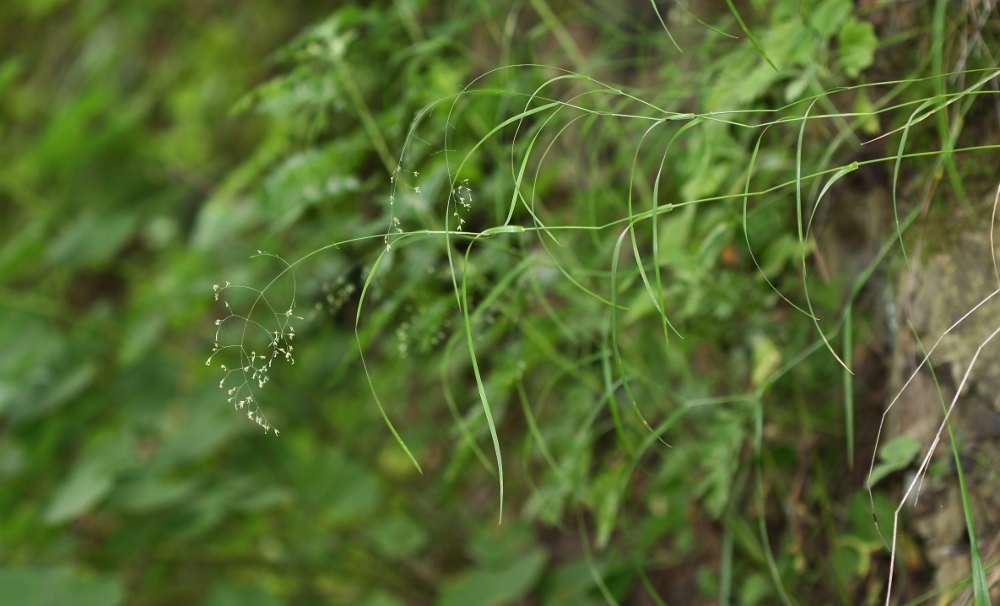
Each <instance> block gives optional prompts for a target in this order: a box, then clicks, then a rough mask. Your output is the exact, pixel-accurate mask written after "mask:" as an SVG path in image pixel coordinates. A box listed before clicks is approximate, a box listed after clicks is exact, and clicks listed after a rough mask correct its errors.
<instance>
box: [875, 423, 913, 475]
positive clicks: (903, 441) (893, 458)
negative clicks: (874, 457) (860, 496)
mask: <svg viewBox="0 0 1000 606" xmlns="http://www.w3.org/2000/svg"><path fill="white" fill-rule="evenodd" d="M918 454H920V441H919V440H917V439H916V438H914V437H912V436H905V435H904V436H899V437H898V438H895V439H893V440H890V441H888V442H886V443H885V444H883V445H882V447H881V448H879V449H878V458H879V464H878V465H876V466H875V468H874V469H873V470H872V474H871V479H870V483H871V485H872V486H874V485H875V484H876V483H878V481H879V480H881V479H882V478H884V477H886V476H887V475H889V474H891V473H893V472H894V471H899V470H901V469H905V468H906V467H908V466H909V465H910V463H912V462H913V460H914V459H915V458H916V457H917V455H918Z"/></svg>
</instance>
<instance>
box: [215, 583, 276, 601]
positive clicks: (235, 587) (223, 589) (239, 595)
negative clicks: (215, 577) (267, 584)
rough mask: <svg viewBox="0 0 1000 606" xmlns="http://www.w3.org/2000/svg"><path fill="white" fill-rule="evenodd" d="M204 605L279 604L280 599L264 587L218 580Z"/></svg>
mask: <svg viewBox="0 0 1000 606" xmlns="http://www.w3.org/2000/svg"><path fill="white" fill-rule="evenodd" d="M204 606H279V602H278V600H276V599H275V598H274V596H272V595H271V594H270V593H268V592H267V591H266V590H265V589H263V588H262V587H259V586H257V585H242V584H235V583H229V582H226V581H216V582H215V583H214V584H213V585H212V589H211V591H209V592H208V598H206V599H205V602H204Z"/></svg>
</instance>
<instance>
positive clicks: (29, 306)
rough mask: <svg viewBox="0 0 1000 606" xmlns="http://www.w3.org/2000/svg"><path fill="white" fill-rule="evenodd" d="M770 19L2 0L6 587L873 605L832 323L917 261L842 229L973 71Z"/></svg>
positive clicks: (406, 6)
mask: <svg viewBox="0 0 1000 606" xmlns="http://www.w3.org/2000/svg"><path fill="white" fill-rule="evenodd" d="M751 4H752V6H746V7H744V5H740V9H739V11H737V7H736V6H735V5H734V4H733V3H728V5H727V6H723V7H721V8H716V9H709V8H705V7H699V6H696V3H691V6H689V7H688V8H682V7H680V3H678V4H677V6H671V7H670V8H669V10H667V9H666V8H665V6H664V5H662V4H660V5H657V4H656V3H653V4H651V5H646V4H644V3H637V5H636V6H631V5H630V6H628V7H625V8H623V7H619V6H617V5H616V4H614V3H609V2H600V1H599V2H596V3H586V4H585V3H571V4H565V5H563V4H558V3H551V4H550V3H548V2H546V1H545V0H533V1H532V2H530V3H528V4H526V5H524V6H521V5H518V4H516V3H514V4H509V3H504V2H500V3H488V2H478V1H473V0H470V1H468V2H458V3H451V4H448V3H438V4H435V3H429V2H419V1H411V0H394V1H393V2H380V3H373V4H364V3H362V5H357V6H356V5H344V6H340V7H338V8H335V9H333V10H332V12H330V10H331V9H330V8H329V6H327V5H323V4H322V3H315V5H313V3H305V4H300V5H296V7H295V8H294V9H293V8H289V7H286V6H280V5H275V4H273V3H264V2H258V1H252V2H246V3H242V4H240V5H239V6H238V7H234V6H231V5H230V4H227V3H216V2H209V3H207V4H205V3H202V4H198V5H197V6H195V5H194V4H183V3H182V4H171V3H159V2H157V3H143V2H137V1H132V0H129V1H126V2H123V3H116V4H115V5H114V6H112V5H111V4H109V3H107V2H103V1H101V0H80V1H79V2H60V1H55V2H47V3H39V2H28V1H26V0H21V1H18V2H12V3H8V4H6V5H4V7H3V8H0V17H2V18H3V20H2V21H0V23H2V25H0V33H2V34H3V36H2V39H3V40H4V42H2V43H0V44H3V45H4V48H5V50H7V51H8V54H9V56H10V58H9V59H6V60H4V62H3V63H0V133H2V134H3V135H4V137H3V139H2V141H0V159H2V160H3V161H4V165H5V170H4V171H2V172H0V234H2V238H0V307H2V308H3V310H2V311H3V313H0V335H3V337H4V342H5V347H4V348H3V350H2V351H0V480H3V481H4V482H5V484H6V485H9V486H10V490H8V491H5V492H4V494H3V495H0V517H2V518H3V519H4V520H5V521H6V523H5V524H3V525H0V595H5V596H19V597H20V598H21V599H20V601H18V603H24V604H36V603H37V604H39V605H42V604H50V603H51V604H55V603H65V602H66V600H67V596H73V600H74V603H80V604H83V605H84V606H86V605H88V604H94V605H95V606H98V605H104V604H108V605H111V604H120V603H129V604H131V603H135V604H204V605H206V606H226V605H229V604H248V605H251V606H253V605H261V606H264V605H271V604H286V603H287V604H293V603H295V604H297V603H332V604H363V605H364V604H366V605H369V606H392V605H398V604H410V603H418V604H440V605H446V604H449V605H450V604H511V603H520V602H522V601H532V603H539V604H545V605H553V606H554V605H558V604H574V605H576V604H583V605H588V604H601V603H623V604H624V603H633V602H638V601H642V600H645V599H647V597H648V599H649V600H652V601H653V602H655V603H664V602H666V603H683V600H684V599H686V598H685V597H684V596H693V595H698V596H699V598H698V599H701V600H713V599H716V598H718V599H719V600H720V601H722V602H728V603H734V602H735V603H739V604H748V605H749V604H763V603H771V602H774V601H776V600H778V599H782V598H783V597H784V599H786V601H789V602H791V601H792V600H795V601H796V602H802V603H827V602H838V603H854V598H856V597H858V596H862V595H863V594H864V597H865V598H866V599H867V598H870V597H871V596H872V595H877V594H878V592H880V591H882V590H883V588H884V586H885V585H884V579H885V568H886V566H884V565H882V564H884V562H885V561H887V560H888V556H887V555H885V554H883V553H882V552H881V551H880V550H881V546H882V543H881V540H880V538H879V537H878V534H877V533H874V530H873V526H872V524H871V511H870V508H869V503H868V499H865V498H864V496H865V495H864V494H863V493H862V492H859V489H860V487H861V486H862V485H863V484H864V477H863V476H862V475H860V474H858V473H853V474H847V475H845V474H844V473H843V469H844V467H845V463H846V461H845V458H844V455H843V446H842V444H843V442H844V440H843V435H842V434H844V433H846V434H848V435H849V436H853V433H852V432H853V425H854V423H855V422H854V421H853V420H852V417H851V415H852V414H855V412H854V411H853V403H852V402H853V401H852V400H850V399H849V398H848V399H844V395H843V393H842V391H843V390H842V388H841V386H842V385H847V386H848V387H850V385H851V383H850V381H845V380H843V376H844V375H842V372H843V370H844V369H843V368H842V366H841V363H840V362H839V361H838V358H837V354H836V353H834V352H843V348H842V347H841V338H842V337H849V336H851V335H843V332H844V331H845V330H846V331H851V330H852V329H853V330H854V331H855V332H854V336H858V335H861V334H867V333H865V332H864V331H866V330H867V331H870V330H873V329H872V326H874V325H875V323H876V322H875V320H873V319H872V318H871V309H872V306H873V305H874V304H873V303H872V302H871V301H869V300H867V299H865V298H864V297H860V296H859V295H860V293H861V292H862V289H864V288H866V287H867V286H868V285H869V280H870V279H871V276H872V275H873V272H874V271H875V269H876V267H878V268H880V271H881V268H883V267H884V265H880V263H882V261H883V259H885V258H886V255H887V254H888V253H886V252H882V253H881V254H880V255H878V256H876V257H875V258H874V259H870V260H866V261H865V263H866V266H865V267H862V268H860V269H859V270H858V271H855V272H854V273H850V272H847V271H844V272H841V273H837V272H831V273H829V274H824V273H823V272H826V268H825V266H824V265H821V264H822V263H823V255H821V254H820V244H819V239H820V235H819V234H818V232H821V231H822V229H823V228H824V227H825V226H826V225H828V224H829V222H830V219H829V217H830V216H831V214H834V213H836V212H839V211H838V210H837V209H838V208H839V206H840V205H842V204H843V200H845V199H847V198H849V197H850V196H851V195H852V191H853V190H852V189H851V188H853V189H854V190H856V189H857V188H858V185H857V182H855V181H853V179H854V178H855V176H856V175H855V174H854V173H856V172H858V171H865V170H872V171H878V170H881V171H885V173H886V174H887V173H888V172H890V171H888V168H887V165H888V164H889V163H892V162H896V161H897V152H898V154H899V155H898V158H899V161H900V163H903V162H904V161H905V164H903V166H905V167H907V169H908V170H909V171H911V172H906V171H904V172H903V173H902V174H900V175H898V176H897V177H896V178H897V179H898V180H900V182H901V186H902V181H903V180H907V179H909V180H912V187H917V186H918V185H921V186H922V185H923V184H924V182H923V181H921V180H920V179H922V178H924V177H925V176H926V175H928V174H930V175H933V172H934V171H933V170H930V168H933V167H934V166H935V165H934V163H935V162H941V161H942V160H940V158H942V157H943V155H942V154H938V153H937V152H933V154H937V155H932V156H931V157H930V158H924V157H914V158H911V157H909V155H908V154H910V152H911V151H913V150H919V151H921V152H922V151H933V150H937V149H939V146H937V145H936V143H937V140H936V139H935V137H938V136H940V132H939V131H938V129H937V125H933V126H930V127H928V126H927V125H926V124H924V125H921V124H920V122H919V120H918V118H919V115H921V114H923V113H924V112H926V111H928V110H929V109H933V108H935V107H939V106H940V104H941V103H943V102H944V101H943V99H944V97H941V96H938V95H939V92H938V91H937V90H936V87H937V86H938V85H937V84H935V83H934V81H933V80H928V79H926V78H925V76H928V75H930V76H936V75H939V74H925V73H923V72H922V71H920V70H922V69H924V68H925V67H926V65H927V62H923V63H920V62H919V61H917V59H918V58H915V57H909V56H907V57H904V58H902V59H901V58H900V57H899V56H898V55H895V54H892V53H890V52H889V51H891V45H889V44H888V43H887V42H886V41H885V36H886V35H888V33H889V32H884V31H882V30H881V29H880V28H883V26H881V25H878V23H879V22H878V21H876V20H871V19H870V17H871V15H869V14H866V13H862V12H856V11H855V8H854V6H853V4H852V3H851V2H849V1H848V0H823V1H822V2H816V3H802V2H798V1H793V0H761V1H759V2H754V3H751ZM638 5H641V7H640V6H638ZM873 10H874V9H873ZM879 10H891V9H879ZM925 12H927V13H928V14H924V13H925ZM918 16H919V18H921V19H929V18H930V14H929V10H928V11H922V12H920V13H919V15H918ZM885 27H887V26H885ZM665 30H666V31H665ZM591 34H592V36H591ZM907 35H911V34H907ZM912 35H918V36H923V35H924V34H923V33H919V34H912ZM942 35H943V34H942ZM678 48H679V49H680V50H683V55H681V54H680V53H678V52H677V50H678ZM935 52H936V51H935ZM876 59H878V61H876ZM880 61H885V62H888V63H892V65H889V66H887V67H882V66H881V65H880ZM976 61H982V60H981V59H978V58H976V57H973V58H972V59H970V63H969V64H968V65H966V66H964V67H963V68H962V69H963V70H965V71H963V74H967V75H968V76H969V82H968V83H966V84H965V85H964V86H965V87H966V88H965V92H963V93H962V94H961V95H954V96H953V97H950V99H952V101H953V102H954V103H955V104H956V105H955V107H956V108H959V107H960V108H964V109H962V111H963V112H965V111H969V107H970V106H971V101H972V100H973V99H974V97H975V94H979V93H981V92H983V91H985V90H986V89H984V88H983V87H982V85H983V84H984V82H985V80H983V78H985V76H986V75H987V73H986V72H976V71H974V70H977V69H981V67H982V66H980V65H979V64H978V63H975V62H976ZM897 63H898V64H897ZM918 63H919V65H918ZM897 71H898V72H899V73H896V72H897ZM862 80H866V81H879V80H900V81H901V82H900V83H898V84H896V85H894V87H891V88H890V87H889V85H871V86H869V87H866V88H856V86H858V85H859V82H860V81H862ZM973 81H975V82H978V83H979V84H977V85H975V86H973V87H971V88H969V87H970V83H972V82H973ZM959 101H961V103H958V102H959ZM917 108H920V109H919V111H918V112H916V113H914V110H916V109H917ZM962 115H964V113H963V114H962ZM881 125H885V128H896V127H900V126H904V125H905V126H906V127H907V129H908V132H907V136H908V137H911V139H910V141H911V143H910V144H909V145H908V146H907V147H906V149H905V150H904V148H903V146H902V145H900V146H899V147H895V146H894V145H895V144H893V145H885V146H884V147H883V146H882V145H883V144H882V143H879V144H878V145H876V146H875V151H873V152H872V153H871V154H869V155H864V154H862V153H861V152H859V149H861V148H860V137H861V134H860V133H864V134H865V135H867V136H872V135H875V134H877V133H879V132H881V131H880V128H881ZM956 137H957V135H956ZM963 145H964V143H963ZM967 147H970V148H974V151H975V150H978V152H979V153H985V152H984V150H989V149H992V148H991V147H989V146H979V147H976V146H974V145H969V146H967ZM867 149H871V148H867ZM952 149H957V145H952V146H951V147H949V148H948V150H952ZM892 185H893V186H895V182H894V183H893V184H892ZM907 186H908V187H910V186H911V184H908V185H907ZM832 199H836V202H835V203H834V202H831V200H832ZM898 214H899V216H900V221H899V230H900V231H899V237H900V238H902V234H903V233H904V232H905V228H906V226H908V225H909V222H910V221H912V220H914V219H913V217H915V216H916V215H915V214H913V210H912V209H911V208H910V207H906V206H903V207H900V208H899V213H898ZM886 241H887V242H888V245H886V244H885V243H884V242H882V241H879V242H877V243H876V244H878V245H882V246H883V249H885V250H889V249H891V248H893V246H896V245H897V243H896V242H895V237H894V238H892V239H887V240H886ZM893 250H894V251H895V250H898V249H893ZM255 251H256V253H255ZM832 261H833V262H836V261H837V259H833V260H832ZM886 271H888V269H887V270H886ZM852 310H854V312H855V313H856V315H854V316H851V315H850V313H851V311H852ZM851 317H854V318H855V319H854V320H853V322H854V324H851V323H850V322H848V321H847V320H846V318H851ZM846 343H847V345H845V347H847V348H849V349H851V351H850V352H847V353H852V352H853V348H852V347H851V345H850V343H851V341H850V340H849V339H848V340H846ZM864 347H866V346H865V345H862V346H861V348H864ZM209 350H210V351H209ZM206 351H208V353H207V354H205V355H203V354H202V353H198V352H206ZM866 352H867V350H866ZM867 353H868V354H870V352H867ZM830 354H833V355H830ZM209 356H210V357H209ZM857 357H859V358H864V357H865V356H857ZM206 358H207V360H206ZM843 358H844V360H845V361H846V362H847V363H848V365H850V362H851V360H852V357H851V356H850V355H846V354H845V355H843ZM878 404H880V403H878V402H876V403H872V402H866V405H867V408H870V409H871V410H875V409H876V408H877V405H878ZM845 408H846V410H845ZM856 414H857V416H858V419H857V421H856V423H858V424H859V426H860V425H861V423H862V422H869V421H871V420H872V418H873V416H872V415H873V414H874V413H872V412H870V411H867V412H865V411H862V410H861V409H860V407H859V410H858V411H857V413H856ZM244 417H246V418H244ZM845 418H846V420H845ZM845 425H846V427H845ZM852 440H853V437H849V438H848V444H849V445H853V441H852ZM920 446H921V445H920V444H916V443H914V442H912V441H910V442H906V441H905V439H904V438H898V439H897V440H895V441H892V442H888V443H886V444H884V445H882V446H881V448H880V449H879V451H878V452H879V456H880V461H881V462H880V464H879V466H877V467H876V469H875V471H874V473H873V474H872V477H871V479H870V481H871V483H872V484H875V483H876V482H880V483H879V490H880V492H876V493H875V495H874V496H873V497H872V503H874V508H875V509H877V510H878V511H877V515H878V518H879V520H884V519H888V518H891V517H892V513H891V507H890V506H889V500H888V498H887V497H886V494H887V493H888V492H889V491H891V490H893V489H894V488H895V487H896V484H893V483H891V480H892V479H893V477H894V476H891V475H890V474H891V473H892V472H895V471H899V470H903V469H905V468H907V467H908V466H909V465H910V464H911V463H912V462H913V460H914V458H915V456H916V454H917V452H918V450H919V447H920ZM858 447H859V448H867V449H871V448H872V445H871V444H859V445H858ZM859 452H861V451H859ZM864 452H868V451H864ZM853 457H854V452H853V451H852V452H851V453H850V454H849V457H848V458H847V461H853ZM501 513H502V523H501V524H499V525H497V518H498V517H500V516H501ZM886 516H888V518H887V517H886ZM969 516H970V517H971V510H969ZM970 528H972V526H971V523H970ZM873 533H874V534H873ZM831 562H832V566H833V569H834V574H832V575H831V574H829V570H828V566H827V564H828V563H831ZM880 563H881V564H880ZM980 572H981V571H980ZM698 592H700V593H698ZM866 592H867V593H866ZM786 595H787V596H790V597H786Z"/></svg>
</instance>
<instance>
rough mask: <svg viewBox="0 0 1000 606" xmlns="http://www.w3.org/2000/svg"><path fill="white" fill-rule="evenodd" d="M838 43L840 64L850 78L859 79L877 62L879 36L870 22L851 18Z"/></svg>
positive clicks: (838, 36)
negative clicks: (859, 76)
mask: <svg viewBox="0 0 1000 606" xmlns="http://www.w3.org/2000/svg"><path fill="white" fill-rule="evenodd" d="M837 41H838V43H839V47H840V58H839V59H838V64H839V65H840V68H841V69H843V70H844V73H846V74H847V75H848V76H851V77H852V78H857V77H858V75H859V74H861V72H862V71H863V70H864V69H865V68H867V67H869V66H870V65H871V64H872V63H874V62H875V50H876V49H877V48H878V36H876V35H875V26H874V25H872V24H871V23H870V22H869V21H859V20H858V19H856V18H854V17H851V18H850V19H849V20H848V21H847V23H845V24H844V27H842V28H841V29H840V33H839V34H838V35H837Z"/></svg>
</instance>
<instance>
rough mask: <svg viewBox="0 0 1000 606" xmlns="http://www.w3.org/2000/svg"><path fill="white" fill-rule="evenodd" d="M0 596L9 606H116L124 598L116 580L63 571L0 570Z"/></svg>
mask: <svg viewBox="0 0 1000 606" xmlns="http://www.w3.org/2000/svg"><path fill="white" fill-rule="evenodd" d="M0 596H2V601H3V603H4V604H11V605H12V606H13V605H15V604H16V605H17V606H63V605H66V604H72V605H73V606H119V605H120V604H122V602H123V599H124V597H125V594H124V591H123V590H122V586H121V583H119V582H118V581H116V580H113V579H109V578H106V577H104V578H102V577H98V578H92V577H89V578H88V577H83V576H82V575H77V574H74V573H73V572H72V571H71V570H69V569H66V568H0Z"/></svg>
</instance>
